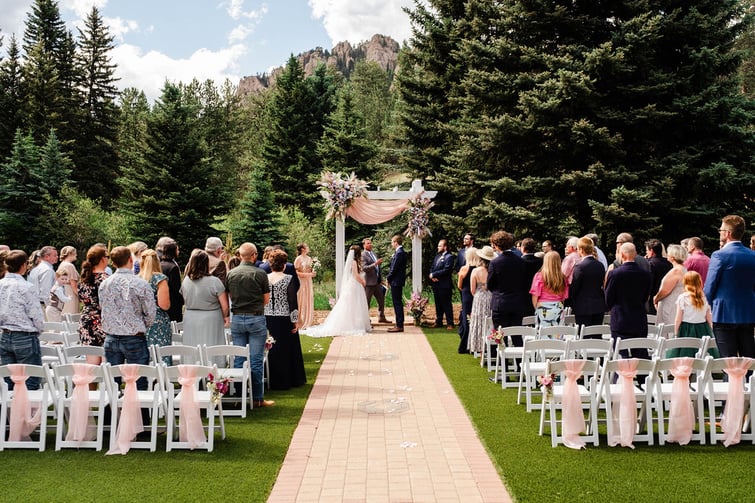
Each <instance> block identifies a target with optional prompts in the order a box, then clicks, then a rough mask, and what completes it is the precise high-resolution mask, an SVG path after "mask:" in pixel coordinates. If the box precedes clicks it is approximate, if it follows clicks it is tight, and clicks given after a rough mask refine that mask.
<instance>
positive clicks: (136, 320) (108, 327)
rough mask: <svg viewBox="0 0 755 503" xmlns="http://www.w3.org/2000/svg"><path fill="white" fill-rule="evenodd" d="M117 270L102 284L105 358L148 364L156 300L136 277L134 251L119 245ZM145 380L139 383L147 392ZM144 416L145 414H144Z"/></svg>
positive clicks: (115, 259) (111, 361) (113, 256)
mask: <svg viewBox="0 0 755 503" xmlns="http://www.w3.org/2000/svg"><path fill="white" fill-rule="evenodd" d="M110 257H111V259H112V260H113V265H114V266H115V267H116V271H115V272H114V273H113V275H112V276H110V277H108V278H107V279H105V281H103V282H102V284H101V285H100V304H101V305H102V330H103V331H104V332H105V334H106V335H105V359H106V360H107V362H108V363H109V364H110V365H121V364H123V363H135V364H137V365H149V349H148V348H147V339H146V336H145V334H146V332H147V329H149V326H150V325H152V323H153V322H154V321H155V310H156V307H155V297H154V294H153V293H152V288H150V286H149V283H147V282H146V281H144V280H143V279H142V278H140V277H139V276H137V275H136V274H134V261H133V259H132V258H131V250H129V249H128V248H126V247H125V246H116V247H115V248H113V249H112V250H111V251H110ZM147 385H148V384H147V380H146V378H140V379H139V380H138V381H137V382H136V387H137V389H139V390H146V389H147ZM142 416H143V417H144V414H142Z"/></svg>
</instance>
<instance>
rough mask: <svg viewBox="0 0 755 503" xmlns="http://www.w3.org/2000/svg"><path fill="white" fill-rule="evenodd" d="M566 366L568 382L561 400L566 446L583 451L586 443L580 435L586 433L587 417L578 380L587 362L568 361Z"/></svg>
mask: <svg viewBox="0 0 755 503" xmlns="http://www.w3.org/2000/svg"><path fill="white" fill-rule="evenodd" d="M564 365H565V366H566V372H565V374H566V381H565V382H564V395H563V397H562V399H561V405H562V408H563V416H562V418H561V421H562V426H561V429H562V430H563V434H564V445H565V446H566V447H569V448H570V449H582V448H584V447H585V442H584V440H582V439H581V438H580V437H579V434H580V433H582V432H583V431H585V416H584V413H583V412H582V400H581V399H580V397H579V388H578V387H577V378H578V377H579V376H580V375H582V369H583V368H584V366H585V360H566V361H564Z"/></svg>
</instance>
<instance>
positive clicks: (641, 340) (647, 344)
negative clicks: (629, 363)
mask: <svg viewBox="0 0 755 503" xmlns="http://www.w3.org/2000/svg"><path fill="white" fill-rule="evenodd" d="M660 344H661V341H659V340H658V339H654V338H649V337H637V338H633V339H622V338H621V337H617V338H616V341H615V342H614V346H613V351H612V352H611V358H612V359H614V360H617V359H619V358H623V357H622V356H621V351H625V350H626V351H627V352H628V354H629V356H628V358H637V357H638V354H639V355H641V354H642V353H641V352H637V350H638V349H644V350H646V351H647V354H648V357H650V358H653V357H654V356H655V355H657V354H658V347H659V346H660Z"/></svg>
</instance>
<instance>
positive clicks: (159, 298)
mask: <svg viewBox="0 0 755 503" xmlns="http://www.w3.org/2000/svg"><path fill="white" fill-rule="evenodd" d="M139 264H140V270H139V277H140V278H142V279H143V280H144V281H146V282H147V283H149V286H150V287H151V288H152V293H153V294H154V297H155V304H156V305H157V308H156V310H155V321H154V323H152V325H150V327H149V328H148V329H147V334H146V337H147V344H149V345H150V346H151V345H153V344H154V345H157V346H170V345H171V344H172V339H173V330H172V329H171V326H170V316H169V315H168V310H169V309H170V290H169V289H168V277H167V276H166V275H165V274H163V273H162V268H161V267H160V259H159V258H158V257H157V252H156V251H155V250H152V249H145V250H144V251H142V253H141V255H140V257H139ZM163 360H164V361H165V363H166V364H167V365H170V364H171V358H170V357H166V358H164V359H163Z"/></svg>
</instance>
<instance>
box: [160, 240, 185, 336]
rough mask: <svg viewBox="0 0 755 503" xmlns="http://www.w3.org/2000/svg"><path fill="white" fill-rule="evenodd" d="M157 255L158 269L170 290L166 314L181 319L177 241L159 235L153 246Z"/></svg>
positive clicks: (173, 318)
mask: <svg viewBox="0 0 755 503" xmlns="http://www.w3.org/2000/svg"><path fill="white" fill-rule="evenodd" d="M155 251H156V252H157V256H158V257H160V269H161V270H162V272H163V274H165V276H167V278H168V291H169V292H170V309H169V310H168V316H170V320H171V321H183V307H184V299H183V297H182V296H181V268H180V267H178V262H176V259H178V253H179V250H178V243H176V241H175V240H174V239H173V238H169V237H161V238H160V239H158V240H157V245H156V246H155Z"/></svg>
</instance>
